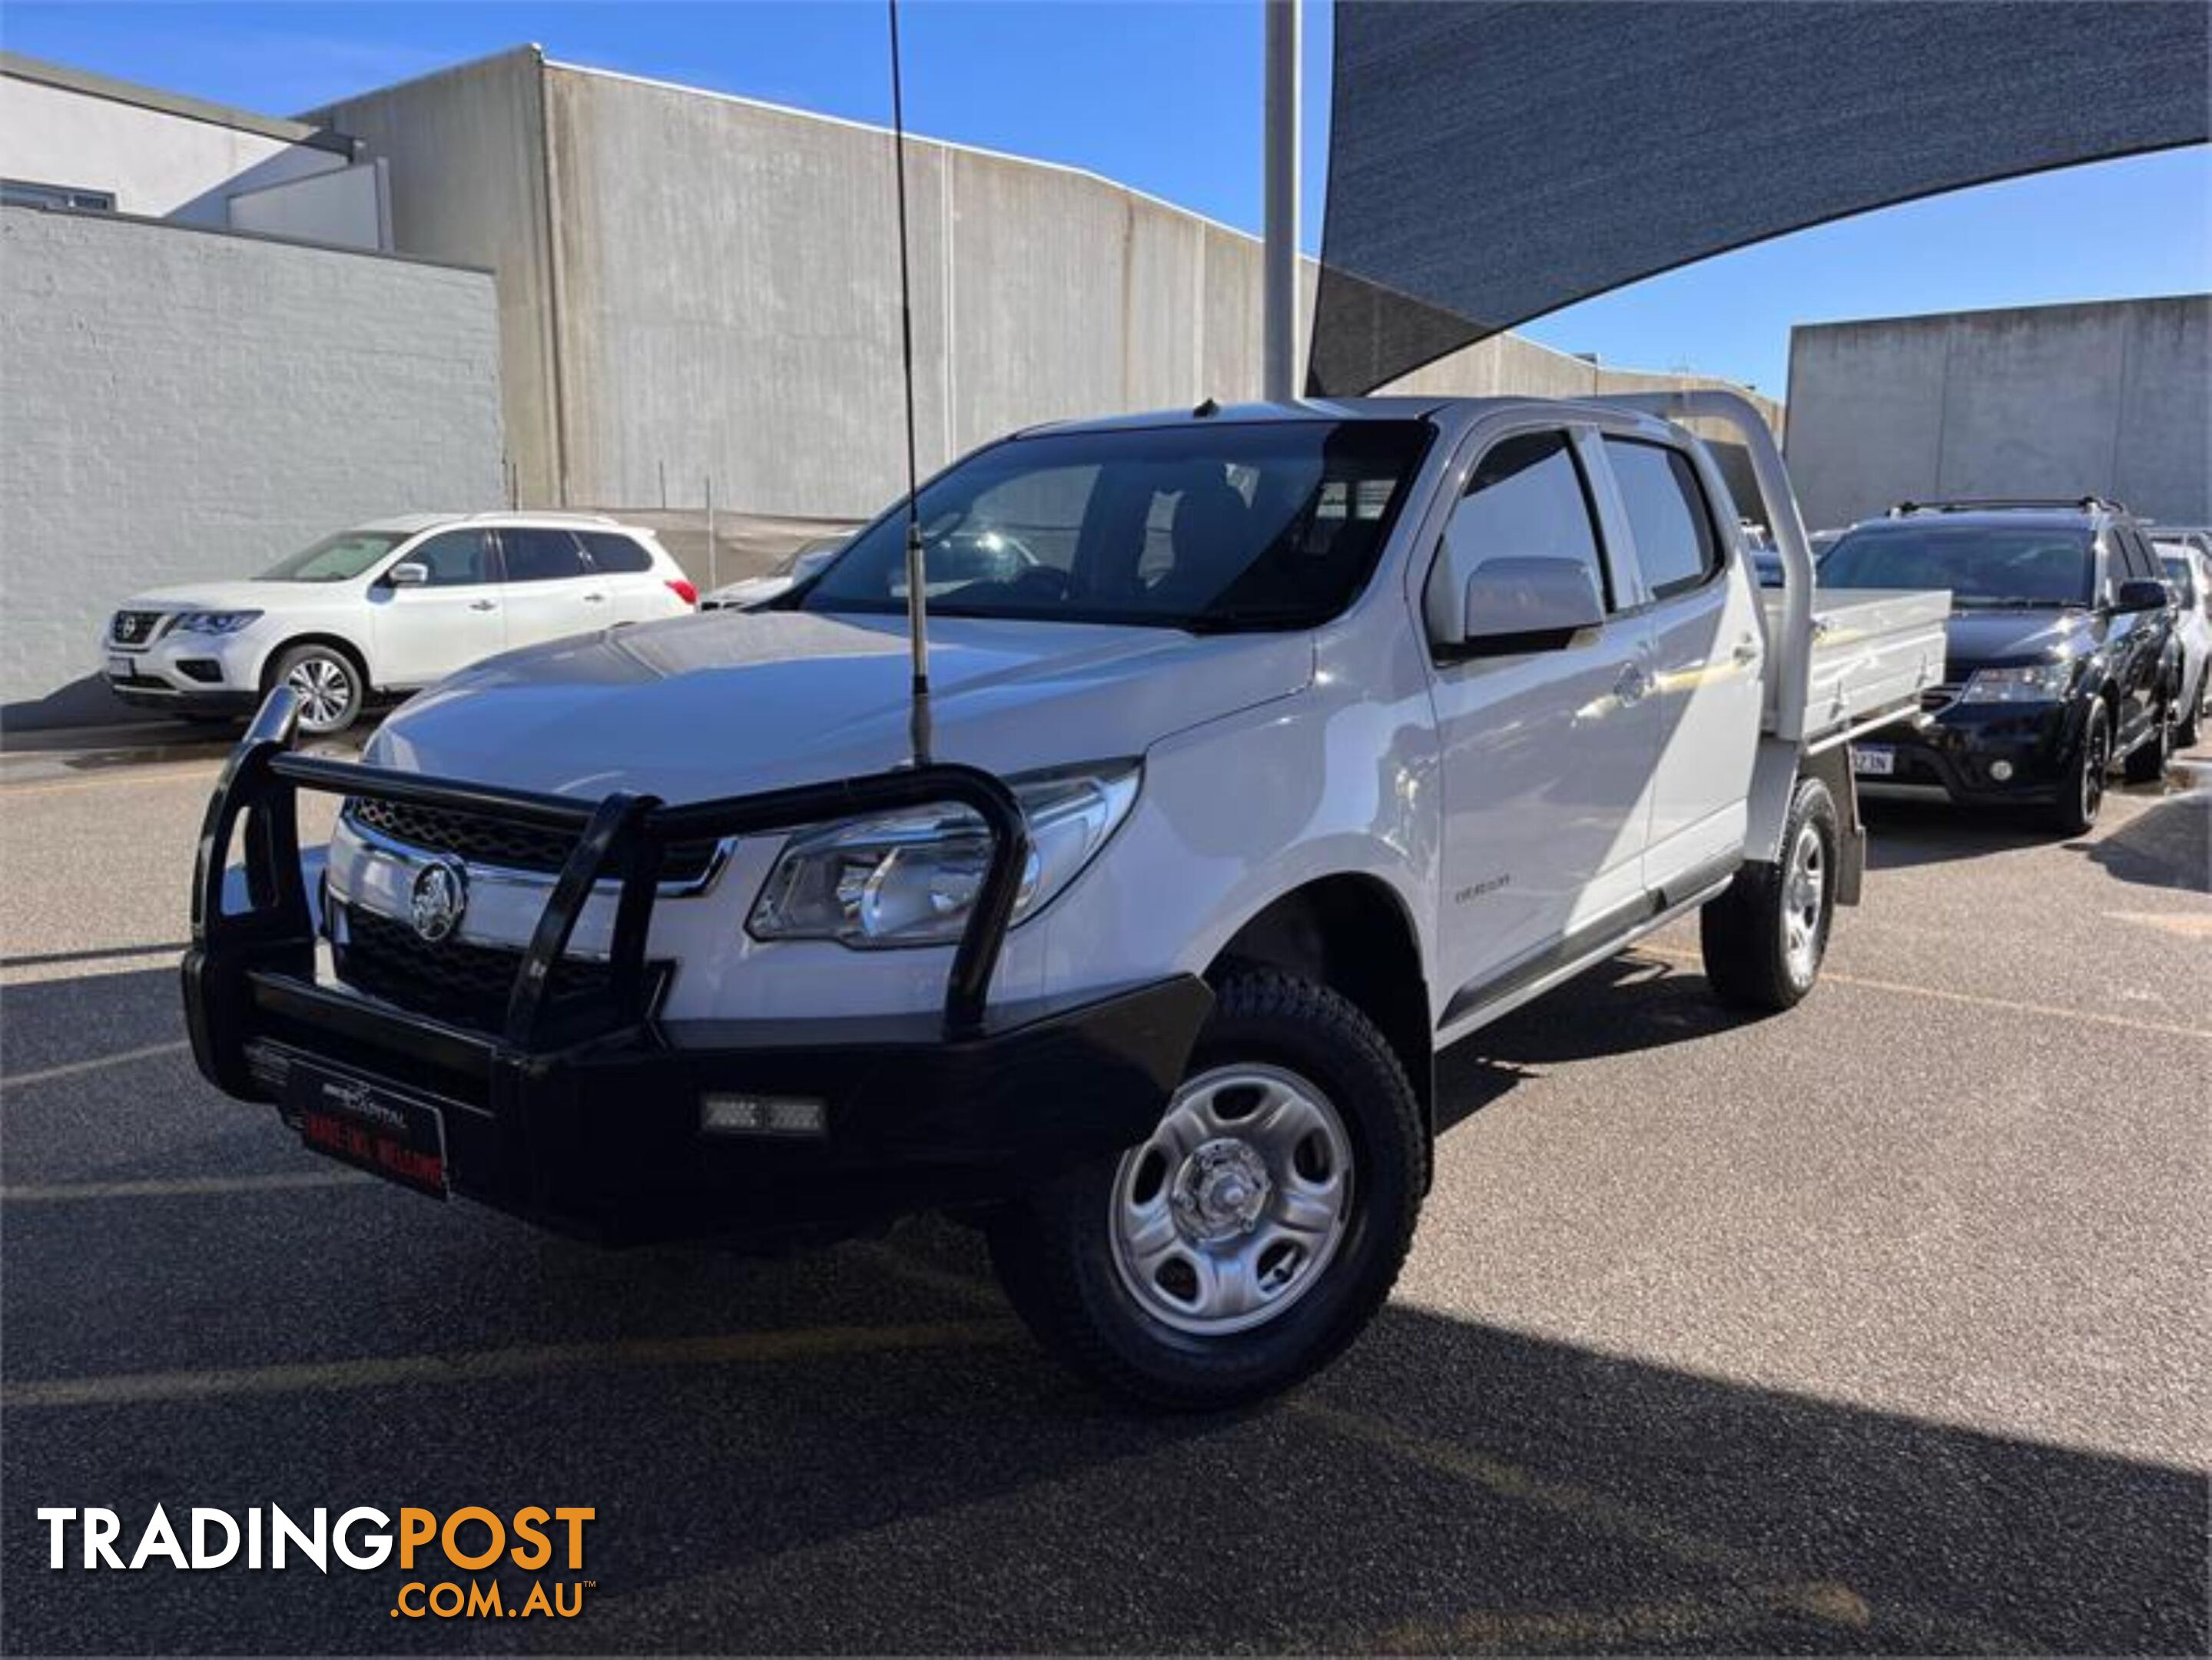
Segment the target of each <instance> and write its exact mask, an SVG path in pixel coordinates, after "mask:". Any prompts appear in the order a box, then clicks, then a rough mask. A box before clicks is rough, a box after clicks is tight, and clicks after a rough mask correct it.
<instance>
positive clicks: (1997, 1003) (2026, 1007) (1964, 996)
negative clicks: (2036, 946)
mask: <svg viewBox="0 0 2212 1660" xmlns="http://www.w3.org/2000/svg"><path fill="white" fill-rule="evenodd" d="M1630 950H1632V951H1634V952H1642V953H1643V954H1644V955H1645V956H1647V957H1663V958H1666V959H1667V960H1668V962H1670V963H1686V964H1691V965H1692V966H1693V967H1694V966H1696V965H1697V964H1700V963H1701V962H1703V961H1704V958H1702V957H1700V956H1699V953H1698V952H1693V951H1679V950H1677V949H1675V948H1674V946H1655V945H1652V944H1651V943H1650V941H1649V940H1645V941H1642V942H1640V943H1638V944H1637V945H1635V946H1631V947H1630ZM1820 979H1821V981H1822V982H1824V983H1825V982H1831V981H1832V982H1834V983H1835V984H1837V985H1839V986H1857V987H1859V988H1862V989H1863V990H1866V991H1887V992H1895V993H1898V994H1900V995H1902V996H1905V997H1924V998H1927V999H1929V1000H1931V1001H1933V1002H1937V1003H1964V1004H1966V1006H1969V1007H1972V1008H1978V1009H2002V1010H2004V1011H2005V1012H2008V1013H2010V1014H2032V1015H2034V1016H2035V1017H2036V1018H2039V1019H2043V1020H2078V1021H2081V1023H2083V1024H2084V1025H2092V1026H2115V1027H2118V1029H2119V1030H2120V1031H2143V1032H2150V1033H2152V1034H2154V1035H2155V1036H2157V1037H2194V1038H2196V1039H2197V1041H2198V1042H2200V1043H2212V1026H2183V1025H2175V1024H2173V1023H2172V1022H2171V1021H2166V1020H2137V1019H2135V1018H2132V1017H2130V1016H2128V1015H2124V1014H2100V1013H2099V1012H2097V1011H2095V1010H2094V1009H2069V1008H2061V1007H2059V1006H2057V1004H2055V1003H2022V1002H2018V1001H2016V1000H2014V999H2012V998H2009V997H1989V996H1985V995H1984V994H1981V993H1978V992H1971V991H1947V990H1945V989H1944V988H1942V987H1940V986H1914V985H1908V984H1906V983H1905V982H1903V981H1901V980H1872V979H1869V978H1868V977H1867V976H1864V975H1863V974H1838V973H1837V972H1836V970H1833V969H1830V968H1823V969H1822V970H1820Z"/></svg>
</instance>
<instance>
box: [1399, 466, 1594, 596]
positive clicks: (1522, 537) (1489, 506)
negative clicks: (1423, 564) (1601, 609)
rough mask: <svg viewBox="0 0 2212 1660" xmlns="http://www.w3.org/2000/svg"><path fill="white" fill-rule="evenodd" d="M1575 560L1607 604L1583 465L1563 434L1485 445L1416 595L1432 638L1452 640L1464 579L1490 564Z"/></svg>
mask: <svg viewBox="0 0 2212 1660" xmlns="http://www.w3.org/2000/svg"><path fill="white" fill-rule="evenodd" d="M1531 556H1538V557H1548V558H1553V559H1579V560H1581V561H1582V562H1583V563H1584V564H1586V565H1587V566H1589V574H1590V585H1591V587H1593V588H1594V589H1595V591H1596V592H1597V593H1598V594H1599V595H1600V596H1601V598H1602V599H1604V601H1605V604H1606V607H1607V610H1610V609H1612V606H1613V593H1612V589H1611V586H1610V584H1608V583H1607V581H1606V573H1605V561H1604V560H1603V559H1601V557H1599V555H1598V545H1597V530H1596V527H1595V522H1594V520H1593V517H1592V514H1591V512H1590V500H1589V490H1588V489H1586V488H1585V487H1584V485H1583V474H1582V466H1581V465H1580V463H1578V462H1577V460H1576V459H1575V453H1574V448H1573V447H1572V446H1571V444H1570V443H1569V442H1568V441H1567V435H1566V434H1565V433H1563V432H1530V433H1523V434H1522V435H1519V436H1517V437H1514V438H1507V439H1503V440H1501V441H1498V443H1496V444H1494V445H1492V447H1490V448H1489V450H1487V451H1486V452H1485V453H1484V455H1483V458H1482V459H1481V460H1480V461H1478V462H1477V463H1475V467H1474V474H1473V476H1472V477H1469V478H1468V483H1467V492H1466V494H1465V495H1463V496H1461V497H1460V501H1459V505H1458V506H1457V507H1455V508H1453V509H1452V516H1451V519H1450V521H1449V523H1448V524H1446V525H1445V526H1444V539H1443V548H1442V550H1441V556H1440V557H1439V558H1438V559H1437V562H1436V564H1435V565H1434V567H1433V568H1432V569H1431V570H1430V572H1429V584H1428V588H1427V591H1426V592H1425V593H1424V594H1423V595H1422V597H1421V609H1422V612H1423V616H1424V619H1425V622H1426V623H1427V624H1428V629H1429V635H1430V637H1431V639H1436V640H1445V639H1452V638H1456V637H1457V635H1458V634H1459V629H1460V624H1461V622H1462V618H1461V617H1460V616H1459V609H1460V606H1461V605H1462V603H1463V600H1462V596H1463V595H1464V594H1465V593H1467V582H1468V578H1469V577H1470V576H1473V575H1474V574H1475V572H1477V571H1478V570H1480V569H1481V568H1482V567H1483V565H1484V564H1486V562H1489V561H1491V560H1493V559H1525V558H1528V557H1531Z"/></svg>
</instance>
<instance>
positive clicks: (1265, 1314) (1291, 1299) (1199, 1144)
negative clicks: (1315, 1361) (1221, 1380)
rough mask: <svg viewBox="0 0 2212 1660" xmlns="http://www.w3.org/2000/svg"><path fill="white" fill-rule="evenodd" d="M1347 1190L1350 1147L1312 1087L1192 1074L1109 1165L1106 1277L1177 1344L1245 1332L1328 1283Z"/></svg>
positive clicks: (1265, 1072)
mask: <svg viewBox="0 0 2212 1660" xmlns="http://www.w3.org/2000/svg"><path fill="white" fill-rule="evenodd" d="M1351 1201H1352V1139H1351V1137H1350V1135H1349V1134H1347V1133H1346V1130H1345V1128H1344V1121H1343V1120H1342V1118H1341V1117H1340V1116H1338V1113H1337V1110H1336V1109H1335V1107H1334V1105H1333V1104H1331V1103H1330V1101H1329V1100H1328V1097H1327V1096H1325V1095H1324V1094H1322V1091H1320V1090H1319V1089H1317V1088H1316V1086H1315V1085H1313V1084H1311V1083H1310V1082H1309V1081H1307V1080H1306V1079H1304V1078H1301V1077H1299V1076H1298V1075H1297V1073H1291V1072H1287V1071H1285V1070H1282V1069H1280V1068H1279V1067H1267V1066H1259V1065H1249V1066H1236V1067H1217V1068H1215V1069H1214V1070H1212V1071H1210V1072H1206V1073H1200V1075H1199V1076H1197V1077H1195V1078H1193V1079H1190V1080H1189V1081H1188V1083H1186V1084H1184V1085H1183V1086H1182V1088H1181V1089H1179V1090H1177V1091H1176V1095H1175V1098H1174V1099H1173V1100H1172V1101H1170V1103H1169V1104H1168V1109H1167V1111H1166V1112H1165V1113H1164V1114H1163V1115H1162V1116H1161V1118H1160V1122H1159V1127H1158V1128H1157V1129H1155V1130H1154V1131H1153V1132H1152V1136H1151V1138H1150V1139H1149V1140H1146V1142H1145V1144H1144V1145H1143V1146H1139V1147H1136V1148H1133V1149H1132V1150H1131V1151H1130V1152H1127V1153H1126V1154H1124V1155H1123V1156H1122V1159H1121V1168H1120V1169H1119V1171H1116V1172H1115V1178H1114V1189H1113V1194H1112V1197H1111V1199H1110V1201H1109V1214H1108V1218H1107V1221H1108V1226H1109V1237H1110V1238H1111V1241H1112V1244H1113V1255H1114V1267H1115V1272H1116V1273H1117V1274H1119V1276H1120V1278H1121V1284H1122V1286H1123V1288H1124V1289H1125V1290H1127V1292H1128V1293H1129V1294H1130V1296H1131V1297H1132V1298H1133V1299H1134V1300H1135V1302H1136V1304H1137V1305H1138V1307H1139V1309H1140V1310H1143V1311H1144V1312H1145V1313H1146V1314H1147V1315H1149V1316H1152V1318H1154V1319H1157V1320H1158V1321H1160V1322H1161V1323H1163V1324H1165V1325H1168V1326H1170V1327H1173V1328H1174V1329H1176V1330H1178V1331H1184V1332H1192V1333H1196V1334H1200V1335H1206V1336H1216V1335H1227V1334H1230V1333H1233V1332H1238V1331H1244V1330H1248V1329H1250V1328H1251V1327H1254V1326H1256V1325H1260V1324H1261V1323H1264V1322H1267V1321H1269V1320H1272V1319H1274V1318H1275V1317H1276V1316H1279V1315H1280V1314H1281V1313H1282V1312H1283V1310H1285V1309H1287V1308H1289V1307H1290V1306H1291V1304H1293V1303H1295V1302H1296V1301H1297V1299H1298V1298H1301V1297H1303V1296H1304V1295H1305V1293H1306V1292H1308V1291H1309V1290H1310V1289H1311V1288H1312V1286H1314V1285H1315V1283H1316V1281H1318V1280H1320V1279H1321V1277H1322V1274H1323V1273H1324V1272H1325V1271H1326V1270H1327V1268H1328V1265H1329V1262H1330V1261H1331V1260H1332V1259H1333V1258H1334V1256H1335V1255H1336V1252H1337V1250H1338V1247H1339V1246H1340V1245H1341V1244H1342V1243H1343V1240H1344V1236H1345V1232H1346V1226H1347V1225H1348V1223H1349V1220H1350V1217H1351Z"/></svg>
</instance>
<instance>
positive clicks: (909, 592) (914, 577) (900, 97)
mask: <svg viewBox="0 0 2212 1660" xmlns="http://www.w3.org/2000/svg"><path fill="white" fill-rule="evenodd" d="M889 3H890V14H891V155H892V158H893V164H894V167H895V169H896V173H897V176H898V253H899V375H900V378H901V380H902V381H903V382H904V386H905V392H906V632H907V645H908V650H909V652H910V653H911V654H912V657H913V665H914V691H913V696H912V699H911V700H910V704H909V708H908V716H907V732H908V740H909V742H910V743H911V744H912V745H913V749H914V763H915V765H916V766H917V767H926V766H927V765H928V764H929V596H928V593H927V589H926V585H925V584H924V582H923V580H922V578H923V569H922V568H923V566H924V564H925V563H926V561H925V560H924V559H923V557H922V547H921V477H920V472H919V470H918V469H917V467H916V466H915V441H914V291H913V288H912V285H911V283H909V281H908V277H907V261H906V100H905V97H904V94H902V92H901V90H900V84H899V30H898V0H889Z"/></svg>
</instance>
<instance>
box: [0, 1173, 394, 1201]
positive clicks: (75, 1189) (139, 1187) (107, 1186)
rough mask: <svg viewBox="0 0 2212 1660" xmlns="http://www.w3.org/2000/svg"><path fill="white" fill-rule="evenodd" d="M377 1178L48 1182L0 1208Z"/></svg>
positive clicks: (279, 1189)
mask: <svg viewBox="0 0 2212 1660" xmlns="http://www.w3.org/2000/svg"><path fill="white" fill-rule="evenodd" d="M375 1180H376V1178H375V1177H374V1176H371V1175H370V1174H369V1173H368V1171H356V1170H348V1169H346V1168H344V1167H343V1165H341V1166H337V1167H336V1168H333V1169H331V1170H326V1171H323V1170H303V1171H270V1172H269V1173H268V1174H266V1175H263V1176H174V1177H155V1178H149V1179H148V1180H145V1181H140V1182H49V1183H27V1184H26V1185H24V1186H21V1187H14V1188H0V1205H61V1204H74V1203H76V1202H77V1201H82V1200H94V1199H193V1198H200V1197H204V1196H209V1195H224V1194H234V1193H284V1192H289V1191H293V1190H296V1189H315V1188H350V1187H358V1186H360V1185H361V1184H362V1183H374V1181H375Z"/></svg>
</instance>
